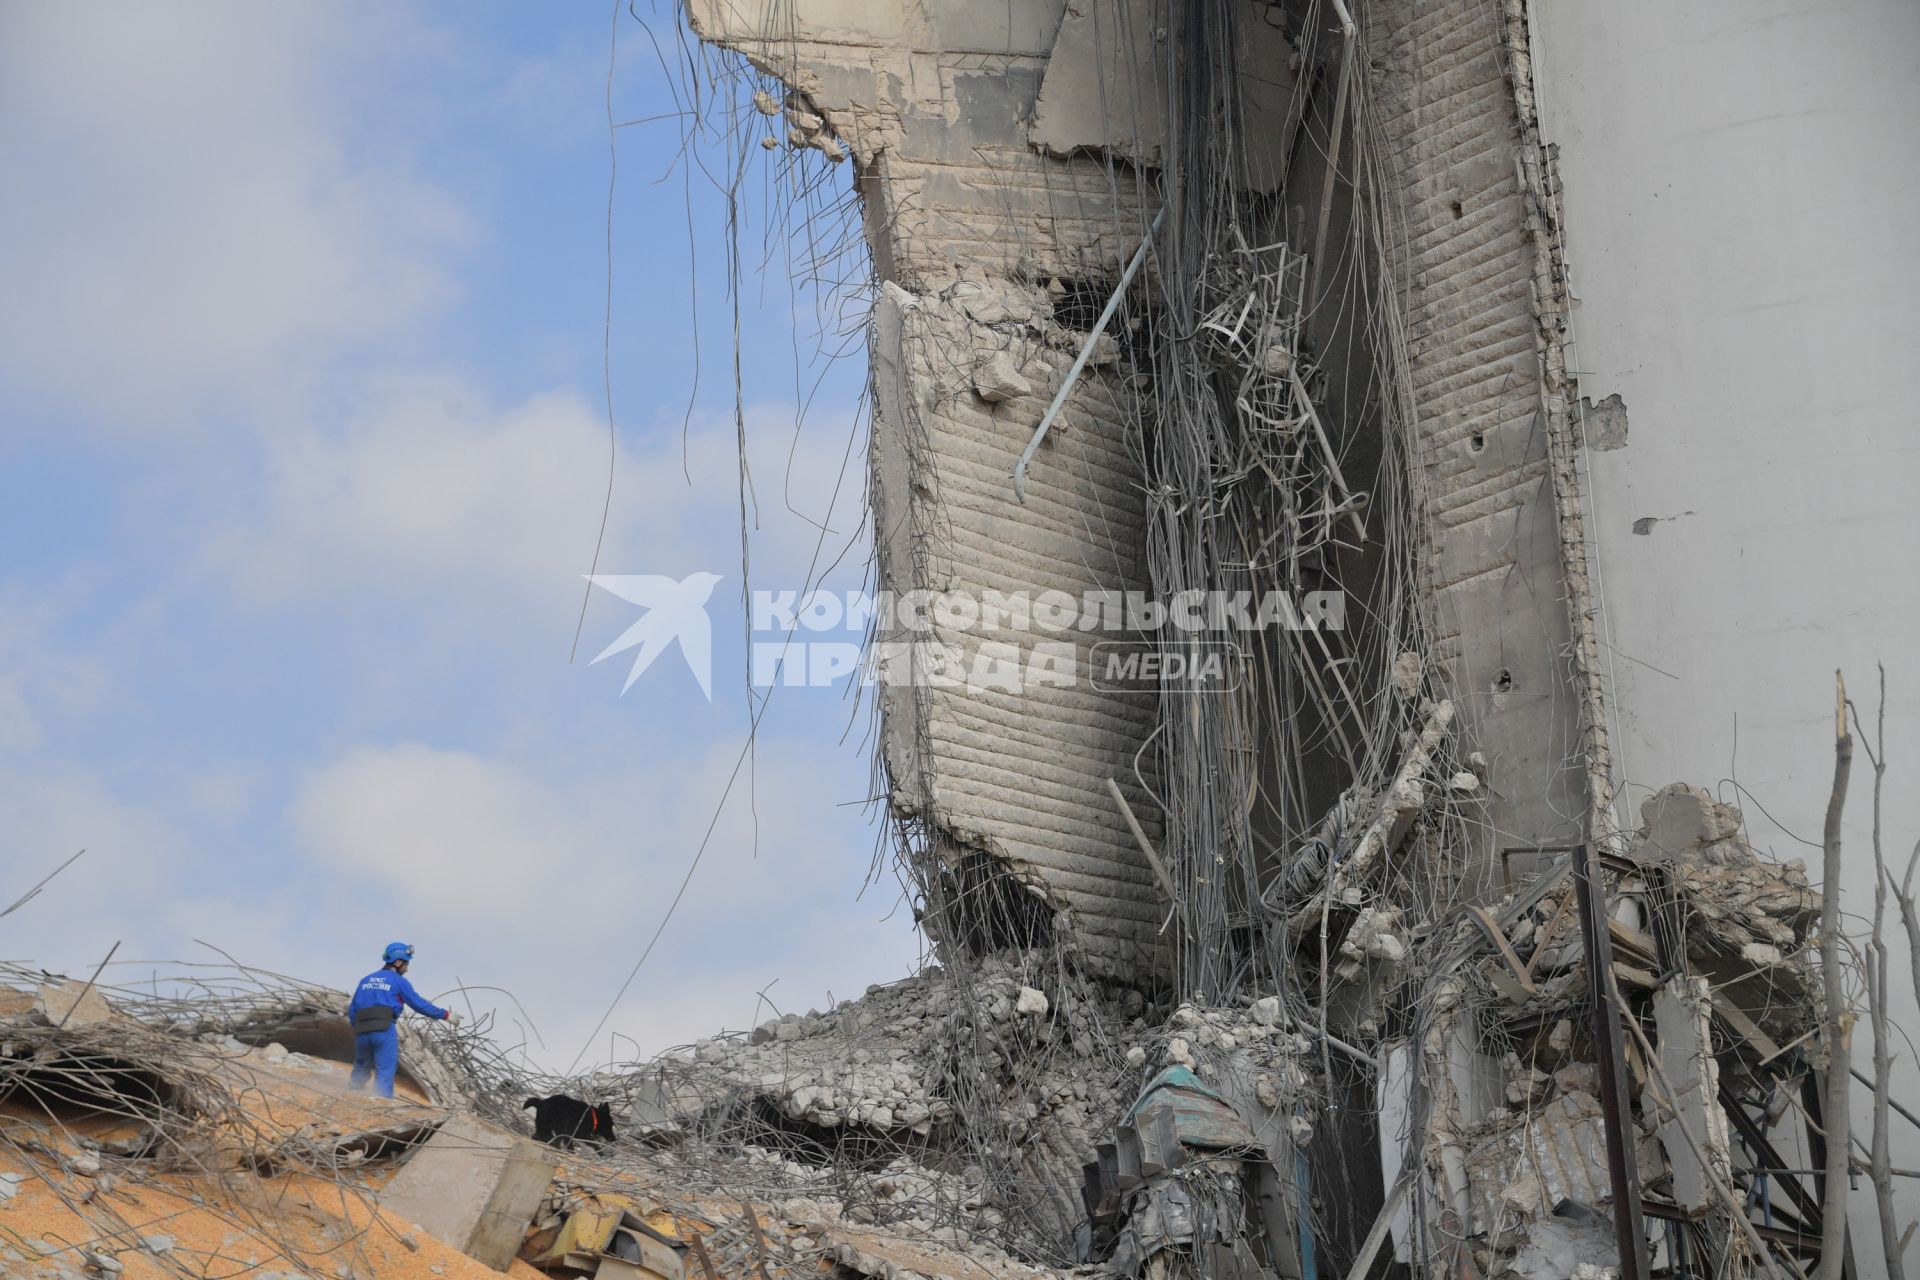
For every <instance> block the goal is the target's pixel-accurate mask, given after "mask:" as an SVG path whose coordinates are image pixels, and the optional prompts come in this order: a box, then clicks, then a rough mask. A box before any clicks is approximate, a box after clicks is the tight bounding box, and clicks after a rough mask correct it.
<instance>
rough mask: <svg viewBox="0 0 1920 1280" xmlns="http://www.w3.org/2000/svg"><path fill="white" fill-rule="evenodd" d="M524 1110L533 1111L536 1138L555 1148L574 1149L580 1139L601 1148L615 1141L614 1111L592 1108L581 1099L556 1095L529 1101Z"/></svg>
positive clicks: (603, 1107)
mask: <svg viewBox="0 0 1920 1280" xmlns="http://www.w3.org/2000/svg"><path fill="white" fill-rule="evenodd" d="M520 1109H521V1110H522V1111H525V1110H528V1109H531V1110H532V1111H533V1137H534V1140H535V1141H536V1142H545V1143H548V1144H550V1145H552V1146H556V1147H571V1146H573V1144H574V1141H575V1140H576V1139H578V1140H579V1141H581V1142H590V1143H592V1144H593V1145H595V1146H602V1145H604V1144H606V1143H609V1142H612V1141H613V1108H612V1107H610V1106H608V1105H607V1104H605V1103H604V1102H603V1103H601V1104H600V1105H599V1106H597V1107H590V1106H588V1105H587V1104H586V1103H584V1102H582V1101H580V1099H578V1098H569V1097H568V1096H567V1095H566V1094H564V1093H556V1094H554V1095H553V1096H552V1097H551V1098H528V1099H527V1100H526V1101H525V1102H524V1103H522V1104H521V1106H520Z"/></svg>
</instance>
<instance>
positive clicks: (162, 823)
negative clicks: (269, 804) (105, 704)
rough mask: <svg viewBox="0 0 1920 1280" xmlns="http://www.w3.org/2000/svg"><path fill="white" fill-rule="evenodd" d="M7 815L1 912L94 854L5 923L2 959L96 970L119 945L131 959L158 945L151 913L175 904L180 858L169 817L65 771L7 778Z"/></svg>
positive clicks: (0, 832) (0, 783)
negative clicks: (69, 861) (156, 906)
mask: <svg viewBox="0 0 1920 1280" xmlns="http://www.w3.org/2000/svg"><path fill="white" fill-rule="evenodd" d="M0 813H5V814H6V815H7V820H6V821H5V822H4V823H0V868H4V869H5V883H4V884H0V907H3V906H5V905H6V904H8V903H11V902H12V901H13V900H14V899H15V898H16V897H18V896H19V895H20V894H22V893H24V892H26V890H27V889H29V888H30V887H31V886H32V885H33V884H34V882H35V881H37V880H39V879H40V878H41V877H42V876H44V875H45V874H47V873H48V872H49V871H52V870H53V869H54V868H55V867H57V866H59V865H60V863H61V862H62V861H64V860H65V859H66V858H67V857H69V856H70V855H72V854H73V853H74V852H76V851H78V850H81V849H85V850H86V851H87V852H86V855H85V856H84V857H82V858H81V859H80V860H79V861H78V862H76V863H74V864H73V866H71V867H69V868H68V869H67V870H66V871H64V872H62V873H61V874H60V875H59V876H58V877H57V878H56V879H55V880H54V881H53V883H52V884H50V885H49V886H48V887H47V888H46V889H45V890H44V892H43V893H42V895H41V896H40V897H38V898H36V899H34V901H33V902H31V903H29V904H28V905H27V906H25V907H22V908H21V909H20V910H19V911H18V912H16V913H15V914H13V915H11V916H9V917H7V918H6V920H4V921H0V955H3V956H5V957H6V958H9V959H16V960H32V961H33V962H35V963H37V964H45V965H47V966H48V967H50V968H52V967H64V968H67V969H70V970H71V969H77V968H79V967H80V966H81V965H83V964H86V963H88V962H89V961H92V962H96V963H97V962H98V961H99V960H100V959H101V958H102V957H104V956H105V955H106V953H107V949H108V948H109V947H110V946H112V945H113V943H114V942H116V941H122V942H125V943H127V944H129V954H132V953H133V952H134V951H137V950H138V949H139V948H141V947H143V946H145V945H147V944H148V943H151V942H157V941H159V940H160V939H159V938H157V937H156V936H155V935H156V934H157V933H158V932H160V931H159V930H157V929H156V928H155V925H154V919H153V916H154V913H153V910H152V904H153V903H155V902H156V901H160V900H163V899H165V898H167V897H169V896H173V889H172V888H171V886H177V884H178V872H179V869H180V866H181V851H182V845H181V841H180V837H179V835H178V833H177V832H176V831H175V830H174V829H173V828H172V827H171V826H170V824H169V823H168V822H167V821H166V820H165V819H164V818H163V817H162V816H161V815H159V814H157V813H155V812H153V811H152V810H150V809H147V808H143V807H141V806H139V805H134V804H129V803H127V802H125V801H124V800H123V799H121V798H120V797H119V796H117V795H116V794H115V793H114V791H113V790H112V789H111V788H110V787H109V786H108V785H107V784H106V783H105V782H104V781H102V780H101V779H100V778H99V777H97V776H95V775H93V774H90V773H87V772H84V771H77V770H65V769H57V768H39V769H6V770H0Z"/></svg>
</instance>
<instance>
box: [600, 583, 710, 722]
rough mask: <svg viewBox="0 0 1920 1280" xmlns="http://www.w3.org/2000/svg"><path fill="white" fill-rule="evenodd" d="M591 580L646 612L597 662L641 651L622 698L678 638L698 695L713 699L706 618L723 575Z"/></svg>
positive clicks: (629, 674) (636, 657)
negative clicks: (628, 652)
mask: <svg viewBox="0 0 1920 1280" xmlns="http://www.w3.org/2000/svg"><path fill="white" fill-rule="evenodd" d="M587 581H588V582H591V583H592V584H593V585H594V586H596V587H599V588H601V589H602V590H606V591H611V592H612V593H613V594H614V595H616V596H619V597H620V598H621V599H622V600H625V601H627V602H628V603H630V604H637V605H639V606H640V607H641V608H642V609H644V610H646V612H644V613H642V614H641V615H640V618H639V620H638V621H637V622H635V623H634V624H633V625H632V626H630V627H628V628H627V629H626V630H625V631H623V632H621V633H620V637H619V638H618V639H617V640H615V641H614V642H613V643H612V644H610V645H608V646H607V647H606V648H604V649H602V650H601V651H600V653H599V655H598V656H597V657H595V658H594V659H593V662H599V661H600V660H601V659H603V658H610V657H612V656H613V655H614V654H616V653H623V652H625V651H626V650H628V649H632V648H635V647H636V646H637V647H638V649H639V652H638V653H635V654H634V655H633V669H632V670H630V671H628V672H627V682H626V683H625V684H624V685H621V686H620V693H621V695H622V696H623V697H624V696H625V694H626V692H627V690H629V689H631V688H633V682H634V681H635V680H638V679H639V678H640V673H641V672H643V671H645V670H646V669H647V668H648V667H650V666H652V665H653V660H654V659H655V658H657V657H659V656H660V655H661V654H662V653H664V652H666V649H667V646H668V645H670V644H672V643H673V642H674V641H676V640H677V641H679V642H680V656H681V657H683V658H685V659H686V660H687V667H688V669H689V670H691V671H692V672H693V678H694V679H695V680H697V681H699V682H700V692H702V693H704V694H706V695H707V701H708V702H712V701H713V626H712V624H711V623H710V622H709V620H708V618H707V599H708V597H710V596H711V595H712V594H713V589H714V587H715V586H717V585H718V584H719V582H720V575H719V574H717V573H690V574H688V575H687V576H686V577H684V578H681V579H679V580H678V581H676V580H675V579H673V578H669V577H666V576H664V575H662V574H657V573H593V574H588V575H587ZM587 665H588V666H592V665H593V663H591V662H590V663H588V664H587Z"/></svg>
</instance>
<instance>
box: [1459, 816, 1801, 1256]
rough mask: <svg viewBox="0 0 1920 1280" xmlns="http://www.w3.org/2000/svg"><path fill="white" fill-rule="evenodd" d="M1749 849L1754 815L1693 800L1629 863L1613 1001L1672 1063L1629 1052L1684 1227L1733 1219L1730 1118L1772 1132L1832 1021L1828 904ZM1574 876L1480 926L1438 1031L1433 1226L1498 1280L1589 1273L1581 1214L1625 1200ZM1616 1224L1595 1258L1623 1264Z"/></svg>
mask: <svg viewBox="0 0 1920 1280" xmlns="http://www.w3.org/2000/svg"><path fill="white" fill-rule="evenodd" d="M1742 831H1743V820H1742V817H1741V814H1740V812H1739V810H1737V809H1735V808H1733V807H1731V806H1728V805H1724V804H1720V803H1718V802H1716V801H1715V800H1713V799H1712V798H1711V797H1710V796H1708V795H1707V794H1706V793H1705V792H1703V791H1700V790H1698V789H1696V788H1693V787H1689V786H1685V785H1680V784H1676V785H1673V786H1669V787H1667V788H1665V789H1663V790H1661V791H1659V792H1657V793H1655V794H1654V795H1653V796H1652V797H1650V798H1649V799H1648V800H1647V801H1646V803H1645V804H1644V806H1643V808H1642V826H1641V828H1640V830H1639V831H1638V832H1636V833H1635V835H1634V836H1633V838H1632V839H1631V841H1629V842H1628V843H1627V846H1626V853H1625V854H1624V855H1623V856H1621V857H1620V858H1618V859H1616V860H1614V861H1613V863H1612V864H1611V865H1612V866H1613V869H1614V870H1615V871H1616V872H1617V873H1618V880H1617V882H1616V888H1615V895H1614V899H1613V902H1612V905H1611V911H1610V912H1609V914H1608V915H1607V917H1606V929H1607V934H1608V937H1607V940H1606V941H1607V945H1608V951H1609V952H1610V957H1609V959H1610V967H1611V970H1612V973H1611V979H1612V984H1613V987H1614V989H1615V990H1617V991H1618V992H1619V993H1620V999H1621V1000H1622V1001H1623V1002H1624V1008H1625V1010H1626V1011H1627V1013H1628V1014H1629V1016H1630V1017H1631V1018H1632V1019H1634V1022H1633V1024H1632V1025H1635V1026H1638V1025H1642V1024H1644V1026H1645V1028H1646V1030H1645V1031H1644V1032H1642V1035H1644V1036H1647V1037H1648V1041H1647V1043H1650V1044H1652V1045H1653V1046H1654V1052H1655V1054H1656V1055H1657V1057H1656V1059H1655V1060H1653V1061H1648V1060H1647V1058H1646V1055H1645V1053H1644V1051H1643V1050H1642V1049H1641V1048H1640V1041H1638V1040H1634V1039H1632V1038H1631V1037H1630V1038H1629V1039H1628V1040H1627V1042H1626V1050H1627V1054H1626V1057H1627V1061H1626V1063H1625V1069H1626V1070H1627V1071H1628V1073H1629V1075H1630V1084H1629V1093H1630V1095H1631V1101H1632V1104H1633V1105H1634V1108H1635V1111H1636V1115H1635V1116H1634V1117H1633V1121H1634V1125H1635V1129H1634V1133H1635V1138H1634V1141H1633V1143H1632V1144H1631V1152H1632V1156H1631V1158H1632V1161H1633V1165H1634V1172H1635V1176H1636V1177H1637V1180H1638V1182H1639V1185H1640V1186H1641V1187H1642V1188H1643V1191H1644V1192H1645V1193H1646V1194H1647V1195H1648V1197H1649V1200H1648V1206H1649V1208H1648V1212H1656V1211H1657V1212H1672V1213H1674V1214H1677V1215H1680V1216H1681V1218H1682V1220H1685V1221H1696V1220H1699V1219H1701V1217H1702V1215H1711V1214H1715V1213H1720V1212H1721V1211H1723V1210H1724V1207H1725V1204H1724V1200H1725V1196H1726V1194H1728V1189H1730V1188H1731V1186H1732V1184H1733V1182H1734V1173H1733V1170H1734V1166H1735V1163H1736V1161H1735V1159H1734V1156H1733V1150H1732V1142H1733V1134H1734V1131H1735V1126H1734V1124H1733V1123H1731V1119H1730V1116H1731V1112H1732V1111H1733V1110H1735V1109H1744V1110H1745V1111H1748V1112H1751V1114H1752V1115H1753V1116H1762V1115H1766V1116H1769V1118H1768V1119H1765V1120H1761V1121H1760V1122H1759V1128H1758V1130H1754V1131H1753V1132H1755V1133H1762V1132H1764V1131H1765V1130H1766V1129H1767V1128H1769V1127H1771V1125H1772V1123H1773V1121H1774V1120H1776V1119H1778V1116H1779V1113H1780V1111H1781V1110H1782V1105H1781V1104H1780V1103H1779V1102H1777V1101H1776V1100H1777V1099H1778V1098H1779V1097H1780V1091H1781V1090H1786V1089H1789V1088H1790V1087H1795V1086H1796V1082H1798V1081H1799V1080H1801V1079H1803V1078H1805V1077H1806V1073H1807V1071H1808V1070H1809V1069H1810V1068H1811V1067H1813V1066H1816V1065H1818V1064H1817V1063H1816V1062H1815V1060H1814V1059H1813V1057H1812V1056H1811V1055H1812V1051H1811V1050H1810V1049H1808V1048H1806V1047H1805V1045H1804V1041H1805V1040H1806V1039H1807V1036H1806V1032H1807V1031H1808V1029H1809V1028H1812V1027H1814V1026H1815V1025H1816V1023H1817V1020H1818V1017H1819V1014H1820V1009H1821V1004H1820V993H1819V987H1818V982H1817V974H1816V968H1815V964H1814V961H1815V955H1814V947H1813V943H1814V939H1813V936H1812V930H1813V928H1814V926H1815V923H1816V921H1817V918H1818V914H1819V907H1820V899H1819V895H1818V893H1817V892H1815V891H1814V890H1813V889H1812V887H1811V886H1810V885H1809V884H1808V882H1807V878H1806V872H1805V868H1804V866H1803V865H1802V864H1801V863H1799V862H1798V861H1793V862H1786V863H1779V862H1775V861H1773V860H1772V859H1770V858H1768V857H1766V856H1764V855H1762V854H1761V853H1759V852H1757V851H1756V850H1754V849H1753V848H1752V847H1751V846H1750V845H1749V844H1748V843H1747V842H1746V840H1745V839H1744V838H1743V836H1742V835H1741V832H1742ZM1569 871H1570V868H1569V867H1568V866H1567V865H1562V866H1561V867H1560V868H1559V869H1558V870H1557V871H1549V872H1547V873H1546V874H1545V875H1544V876H1543V877H1542V878H1541V879H1540V880H1538V881H1536V882H1534V883H1533V884H1532V885H1531V886H1530V887H1529V888H1528V890H1527V891H1526V892H1525V893H1524V894H1522V895H1520V896H1518V897H1510V898H1509V900H1508V901H1507V903H1505V904H1504V906H1503V907H1502V908H1501V909H1500V910H1499V911H1498V912H1497V913H1494V912H1484V911H1477V912H1476V919H1477V921H1478V931H1479V933H1480V935H1481V936H1480V938H1479V942H1480V945H1479V947H1478V948H1477V951H1478V952H1479V953H1481V954H1479V955H1478V957H1477V959H1476V960H1475V962H1474V963H1473V964H1472V965H1471V966H1470V967H1469V968H1468V969H1467V971H1466V974H1465V980H1464V981H1463V982H1460V983H1450V984H1448V987H1447V990H1448V992H1449V993H1450V996H1449V1002H1443V1005H1441V1006H1437V1007H1436V1009H1435V1011H1434V1012H1435V1013H1436V1015H1437V1016H1435V1017H1434V1019H1433V1020H1432V1022H1431V1023H1430V1024H1429V1025H1430V1027H1431V1029H1430V1030H1429V1032H1428V1041H1427V1044H1426V1055H1427V1059H1428V1062H1429V1070H1430V1071H1431V1072H1433V1073H1436V1074H1445V1075H1446V1076H1447V1078H1448V1079H1449V1080H1450V1081H1451V1082H1452V1085H1453V1087H1452V1088H1451V1089H1450V1090H1449V1091H1446V1093H1445V1097H1444V1099H1443V1101H1444V1102H1445V1103H1446V1104H1447V1105H1446V1106H1445V1107H1443V1108H1441V1109H1440V1112H1439V1114H1437V1115H1436V1116H1435V1117H1434V1118H1433V1119H1432V1120H1430V1122H1429V1125H1428V1129H1427V1161H1428V1164H1429V1167H1430V1169H1431V1170H1432V1171H1433V1185H1434V1187H1435V1188H1436V1191H1435V1197H1436V1204H1435V1206H1434V1216H1435V1220H1436V1221H1441V1220H1449V1219H1450V1220H1451V1221H1452V1222H1453V1223H1454V1233H1455V1235H1456V1237H1457V1238H1458V1239H1459V1240H1460V1241H1461V1242H1462V1243H1463V1245H1464V1247H1466V1249H1467V1251H1468V1252H1470V1253H1471V1254H1472V1255H1473V1257H1474V1260H1475V1264H1476V1265H1477V1266H1478V1267H1479V1268H1480V1269H1481V1270H1482V1272H1483V1274H1485V1275H1487V1276H1488V1277H1490V1280H1491V1278H1493V1277H1500V1276H1509V1275H1511V1276H1544V1275H1548V1274H1562V1273H1563V1272H1559V1271H1555V1270H1553V1269H1552V1268H1554V1267H1557V1266H1559V1265H1560V1262H1559V1261H1558V1260H1565V1259H1568V1258H1573V1257H1582V1258H1586V1259H1591V1258H1592V1257H1593V1256H1594V1251H1593V1250H1592V1249H1588V1248H1587V1246H1584V1245H1582V1246H1579V1247H1578V1248H1575V1247H1574V1246H1573V1245H1572V1244H1570V1243H1569V1242H1570V1241H1576V1240H1577V1239H1579V1238H1582V1237H1584V1236H1585V1235H1590V1234H1592V1232H1591V1231H1590V1230H1589V1229H1588V1228H1589V1227H1590V1225H1591V1224H1590V1223H1588V1222H1587V1221H1586V1219H1584V1218H1582V1217H1581V1214H1582V1213H1583V1212H1591V1211H1599V1210H1601V1209H1605V1208H1607V1207H1608V1206H1609V1205H1610V1200H1611V1196H1612V1191H1611V1184H1610V1178H1609V1164H1608V1154H1607V1149H1606V1141H1605V1128H1604V1108H1603V1106H1602V1102H1601V1096H1602V1095H1603V1093H1604V1090H1603V1085H1602V1080H1601V1074H1600V1070H1599V1068H1598V1066H1597V1063H1598V1061H1599V1058H1600V1055H1601V1054H1602V1052H1603V1049H1604V1046H1603V1045H1601V1044H1599V1043H1597V1042H1596V1040H1595V1030H1594V1028H1595V1026H1596V1024H1595V1022H1594V1019H1593V1015H1592V1009H1593V1001H1594V996H1593V992H1594V978H1593V975H1590V974H1589V972H1588V964H1589V957H1588V956H1587V954H1586V947H1585V944H1584V941H1583V939H1582V936H1581V928H1580V913H1579V909H1578V906H1577V904H1576V897H1577V894H1576V890H1575V886H1574V884H1573V883H1572V877H1571V875H1570V874H1569ZM1487 953H1490V954H1487ZM1796 1042H1801V1043H1800V1044H1799V1045H1798V1046H1796ZM1741 1119H1742V1120H1746V1119H1747V1117H1746V1116H1745V1115H1743V1116H1742V1117H1741ZM1748 1123H1749V1124H1751V1123H1752V1122H1751V1121H1748ZM1744 1158H1745V1159H1747V1160H1750V1161H1763V1160H1772V1159H1773V1157H1772V1156H1770V1155H1767V1154H1765V1153H1763V1152H1759V1151H1753V1150H1750V1151H1749V1152H1748V1154H1747V1156H1746V1157H1744ZM1569 1206H1572V1207H1571V1208H1569ZM1666 1206H1670V1208H1667V1207H1666ZM1607 1221H1608V1227H1607V1235H1606V1238H1605V1239H1604V1240H1603V1241H1601V1243H1600V1245H1598V1246H1595V1248H1596V1249H1598V1250H1599V1251H1600V1252H1602V1253H1604V1254H1605V1255H1607V1256H1614V1257H1617V1253H1616V1246H1615V1245H1614V1243H1613V1240H1612V1237H1611V1221H1610V1218H1609V1219H1608V1220H1607ZM1583 1224H1584V1225H1583ZM1714 1229H1716V1230H1718V1231H1720V1232H1721V1233H1722V1237H1723V1245H1724V1239H1725V1237H1726V1236H1727V1235H1728V1234H1730V1233H1731V1231H1732V1228H1731V1227H1729V1226H1728V1225H1727V1224H1726V1223H1725V1222H1724V1220H1723V1219H1722V1220H1721V1221H1720V1223H1719V1225H1718V1227H1716V1228H1714ZM1743 1243H1744V1242H1743ZM1568 1265H1571V1264H1570V1263H1569V1264H1568Z"/></svg>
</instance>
